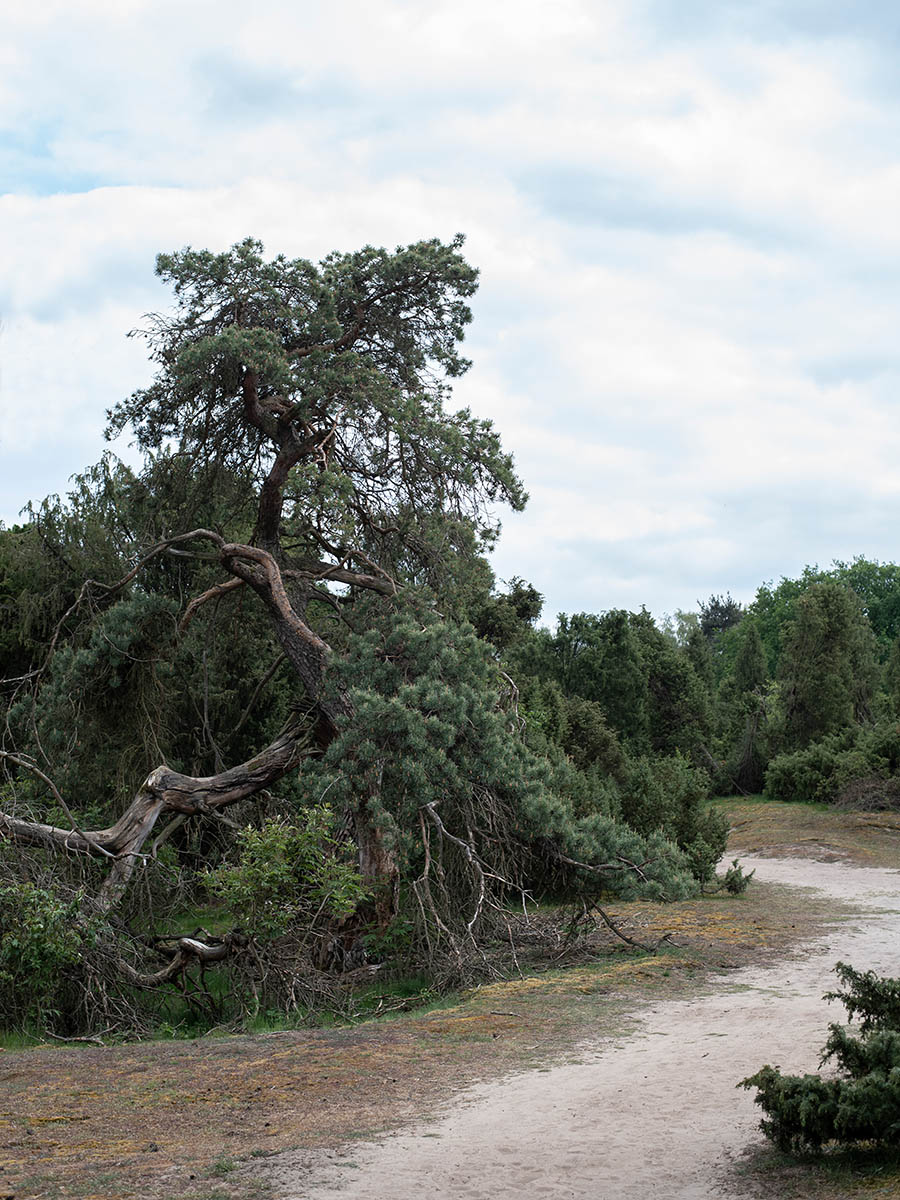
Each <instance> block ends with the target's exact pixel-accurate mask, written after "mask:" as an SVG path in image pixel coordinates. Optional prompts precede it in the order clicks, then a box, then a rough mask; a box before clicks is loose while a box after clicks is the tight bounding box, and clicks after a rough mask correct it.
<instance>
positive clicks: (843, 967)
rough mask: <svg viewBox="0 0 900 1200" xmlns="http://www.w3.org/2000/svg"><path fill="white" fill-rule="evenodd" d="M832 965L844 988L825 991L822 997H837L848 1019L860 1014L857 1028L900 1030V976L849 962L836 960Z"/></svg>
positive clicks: (863, 1029)
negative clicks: (888, 975)
mask: <svg viewBox="0 0 900 1200" xmlns="http://www.w3.org/2000/svg"><path fill="white" fill-rule="evenodd" d="M834 969H835V973H836V975H837V977H838V979H840V981H841V983H842V984H843V985H844V989H845V990H844V991H837V992H826V994H825V999H826V1000H839V1001H840V1002H841V1004H843V1006H844V1008H845V1009H846V1010H847V1016H848V1018H849V1019H850V1020H851V1021H855V1020H856V1018H857V1016H859V1017H862V1020H861V1021H860V1022H859V1027H860V1032H862V1033H870V1032H872V1031H877V1030H884V1029H893V1030H898V1031H900V979H891V978H888V977H885V976H879V975H876V974H875V972H874V971H855V970H854V969H853V967H851V966H850V965H849V964H848V963H837V964H836V966H835V968H834Z"/></svg>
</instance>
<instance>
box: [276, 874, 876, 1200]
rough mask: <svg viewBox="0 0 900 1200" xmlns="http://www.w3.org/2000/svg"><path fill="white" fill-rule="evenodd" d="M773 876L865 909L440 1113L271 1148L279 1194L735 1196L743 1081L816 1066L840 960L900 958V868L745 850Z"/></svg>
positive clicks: (749, 1128)
mask: <svg viewBox="0 0 900 1200" xmlns="http://www.w3.org/2000/svg"><path fill="white" fill-rule="evenodd" d="M742 861H743V862H745V863H746V864H747V865H749V866H755V867H756V868H757V875H758V877H759V878H761V879H767V880H772V881H773V882H779V883H788V884H793V885H797V886H801V887H804V886H805V887H815V888H817V889H820V890H822V891H825V892H827V893H828V894H830V895H833V896H835V897H840V898H841V899H852V900H854V901H856V902H857V903H858V904H859V906H860V916H859V918H853V919H852V920H850V921H848V922H846V923H845V924H842V925H840V926H838V927H837V928H836V929H835V930H834V931H833V932H832V933H830V934H829V935H828V936H827V937H826V938H823V939H821V940H820V941H818V942H816V943H814V944H813V949H812V952H811V953H809V952H808V953H805V954H803V955H800V956H798V957H797V958H794V959H787V960H783V961H781V962H780V963H778V964H777V965H776V966H774V967H768V968H764V969H760V968H759V967H753V968H747V969H745V970H741V971H738V972H735V973H733V974H731V975H729V976H728V980H727V983H724V984H723V985H722V986H721V987H720V988H718V989H717V990H716V991H715V992H714V993H713V994H709V995H706V996H703V997H701V998H699V999H694V1000H690V1001H667V1002H664V1003H661V1004H659V1005H657V1006H655V1007H653V1008H649V1009H647V1010H646V1011H645V1012H644V1013H643V1014H642V1022H641V1025H640V1027H639V1029H638V1030H637V1032H636V1033H635V1034H633V1035H630V1036H628V1037H627V1038H626V1039H624V1040H622V1041H612V1042H608V1043H606V1044H604V1045H599V1046H595V1047H589V1048H587V1049H586V1050H585V1052H584V1055H583V1057H582V1061H580V1062H579V1063H577V1064H575V1065H565V1066H560V1067H554V1068H552V1069H550V1070H545V1071H527V1072H524V1073H521V1074H518V1075H514V1076H511V1077H509V1078H507V1079H504V1080H501V1081H499V1082H496V1083H491V1084H487V1085H480V1086H477V1087H473V1088H471V1089H469V1090H468V1091H466V1092H465V1093H463V1094H462V1095H460V1096H457V1097H456V1099H455V1100H454V1102H453V1105H452V1108H451V1110H450V1111H449V1112H448V1113H447V1115H446V1116H444V1117H443V1118H441V1119H439V1120H437V1121H433V1122H429V1123H427V1124H422V1125H419V1126H415V1127H412V1128H409V1129H406V1130H402V1131H400V1132H399V1133H397V1134H394V1135H391V1136H389V1137H386V1138H384V1139H383V1140H381V1141H379V1142H377V1143H370V1144H368V1145H357V1146H354V1147H353V1148H352V1150H351V1151H350V1152H349V1153H345V1154H344V1155H337V1154H335V1155H327V1154H321V1153H319V1154H314V1155H313V1154H310V1153H308V1152H307V1153H302V1152H301V1153H297V1154H294V1155H285V1156H283V1157H282V1158H280V1159H278V1160H274V1161H273V1163H272V1172H271V1174H270V1175H269V1176H268V1177H269V1179H270V1180H271V1182H272V1184H273V1186H274V1196H276V1197H277V1198H278V1200H327V1198H328V1197H341V1198H342V1200H363V1198H366V1200H381V1198H387V1197H392V1198H393V1200H412V1198H413V1197H419V1196H429V1197H435V1198H437V1200H443V1198H444V1197H446V1198H447V1200H449V1198H450V1197H453V1198H454V1200H461V1198H462V1200H465V1198H474V1197H478V1198H479V1200H480V1198H486V1197H490V1198H491V1200H504V1198H509V1200H512V1198H513V1197H516V1198H517V1200H518V1198H521V1197H523V1196H533V1197H553V1198H554V1200H555V1198H557V1197H559V1198H562V1197H566V1198H576V1200H588V1198H589V1200H631V1198H637V1197H640V1198H641V1200H673V1198H677V1200H682V1198H683V1200H722V1197H723V1196H724V1195H726V1194H727V1192H726V1191H725V1189H724V1185H723V1175H724V1171H725V1169H726V1168H727V1166H728V1163H729V1162H730V1160H731V1158H732V1156H733V1155H734V1154H735V1153H738V1152H740V1151H741V1150H743V1149H744V1148H745V1147H746V1146H747V1145H748V1144H750V1143H752V1142H753V1141H754V1140H757V1139H759V1138H760V1135H759V1133H758V1132H757V1122H758V1119H759V1112H758V1110H757V1109H756V1108H755V1107H754V1105H753V1100H752V1095H751V1093H749V1092H746V1091H743V1090H741V1091H738V1090H737V1089H736V1088H735V1084H736V1082H737V1081H738V1080H740V1079H742V1078H744V1077H745V1076H746V1075H749V1074H752V1073H753V1072H754V1071H755V1070H757V1069H758V1068H759V1067H760V1066H761V1065H762V1064H763V1062H771V1063H777V1064H779V1065H781V1066H782V1067H783V1068H784V1069H785V1070H787V1071H800V1072H802V1071H809V1070H815V1068H816V1066H817V1062H818V1051H819V1049H820V1047H821V1045H822V1043H823V1041H824V1039H825V1029H826V1025H827V1024H828V1021H829V1020H840V1019H841V1017H842V1016H843V1010H841V1009H840V1008H839V1007H836V1006H834V1005H832V1006H829V1005H827V1004H825V1002H824V1001H823V1000H822V999H821V997H822V993H823V992H824V991H827V990H828V989H830V988H832V987H834V986H835V984H836V979H835V977H834V975H833V974H832V967H833V966H834V963H835V962H836V961H837V960H839V959H842V960H845V961H849V962H850V963H852V965H853V966H854V967H856V968H858V969H873V970H876V971H879V972H881V973H884V974H890V975H898V974H900V872H897V871H887V870H875V869H867V868H858V867H848V866H844V865H842V864H838V863H819V862H812V861H809V860H802V859H760V860H751V859H745V860H742Z"/></svg>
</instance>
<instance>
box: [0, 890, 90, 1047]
mask: <svg viewBox="0 0 900 1200" xmlns="http://www.w3.org/2000/svg"><path fill="white" fill-rule="evenodd" d="M86 940H89V934H88V933H86V930H85V926H84V924H83V923H82V921H81V914H80V911H79V901H78V899H76V900H74V901H71V902H69V903H65V902H63V901H62V900H60V899H59V898H58V897H56V896H54V895H53V893H52V892H49V891H46V890H44V889H43V888H40V887H37V886H35V885H34V884H32V883H14V884H8V885H6V886H3V887H0V1024H2V1025H3V1027H4V1028H6V1029H21V1028H23V1027H25V1026H27V1025H32V1024H33V1025H46V1024H53V1022H54V1019H55V1018H57V1017H58V1016H60V1015H61V1013H62V1012H63V1010H64V1008H65V991H66V982H65V978H66V974H67V972H69V971H71V970H72V969H73V968H75V967H76V965H77V964H78V962H79V960H80V958H81V954H82V952H83V950H84V947H85V941H86Z"/></svg>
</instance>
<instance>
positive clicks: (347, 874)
mask: <svg viewBox="0 0 900 1200" xmlns="http://www.w3.org/2000/svg"><path fill="white" fill-rule="evenodd" d="M333 823H334V818H333V814H332V813H331V810H330V809H328V808H327V807H325V806H324V805H321V806H318V807H316V808H311V809H308V810H307V811H306V812H305V813H303V816H302V818H298V819H297V820H296V821H294V822H291V821H287V820H285V819H283V818H276V819H273V820H270V821H267V822H266V823H265V824H264V825H263V826H262V828H260V829H254V828H252V827H248V828H246V829H242V830H241V831H240V833H239V834H238V835H237V838H238V857H237V861H236V862H235V863H233V864H230V865H223V866H220V867H217V868H216V869H215V870H212V871H208V872H207V873H206V875H205V879H206V882H207V886H208V887H209V889H210V891H211V892H213V893H214V895H216V896H218V897H219V898H220V899H221V900H223V901H224V902H225V904H227V905H228V907H229V908H230V909H231V910H232V911H233V912H234V913H236V914H240V917H241V920H242V921H243V922H244V923H245V924H246V926H247V927H248V928H249V929H250V930H251V932H252V933H253V934H255V935H256V936H257V937H260V938H262V939H264V940H266V939H271V938H275V937H278V936H279V935H280V934H283V933H285V932H287V931H288V930H289V929H290V928H291V927H292V926H297V925H299V926H307V925H310V924H312V923H313V922H314V921H315V920H316V919H317V918H318V917H320V916H325V917H326V918H329V917H344V916H349V915H350V914H351V913H352V912H353V911H354V910H355V909H356V907H357V905H358V904H359V903H360V902H361V901H362V900H363V899H365V896H366V890H365V888H364V886H363V883H362V880H361V878H360V876H359V873H358V872H357V871H356V869H355V868H354V867H353V866H352V865H351V864H350V863H348V862H347V861H346V859H345V858H344V857H343V847H342V845H341V844H340V843H339V842H338V840H337V839H336V838H335V837H334V834H333V832H332V827H333Z"/></svg>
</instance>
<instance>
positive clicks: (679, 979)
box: [0, 802, 900, 1200]
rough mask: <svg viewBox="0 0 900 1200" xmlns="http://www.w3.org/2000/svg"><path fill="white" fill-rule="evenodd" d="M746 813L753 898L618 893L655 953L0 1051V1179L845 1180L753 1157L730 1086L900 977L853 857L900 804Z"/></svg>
mask: <svg viewBox="0 0 900 1200" xmlns="http://www.w3.org/2000/svg"><path fill="white" fill-rule="evenodd" d="M798 809H799V810H800V811H797V810H798ZM731 812H732V819H733V823H734V826H735V832H734V840H733V849H732V851H731V853H732V855H733V854H734V853H737V852H738V851H739V850H742V849H743V848H744V847H746V846H748V845H750V846H753V848H754V849H755V850H756V851H757V858H758V861H757V862H756V863H755V864H754V865H755V866H756V869H757V879H756V880H754V883H753V884H752V885H751V887H750V889H749V890H748V892H747V893H746V894H745V895H744V896H741V897H725V896H722V897H716V898H707V899H704V900H700V901H694V902H690V903H684V904H678V905H672V906H657V905H620V906H616V907H615V909H614V910H612V911H613V913H614V916H615V918H616V920H618V921H621V922H623V923H624V925H625V928H626V930H627V931H628V932H629V933H630V934H631V935H632V936H635V937H637V938H638V939H639V940H641V941H642V942H648V941H654V940H656V939H658V938H659V937H661V936H662V934H663V933H669V934H670V939H669V941H667V942H666V943H663V944H662V945H661V946H660V947H659V949H658V951H657V952H656V953H642V952H639V951H634V950H632V949H629V948H627V947H624V946H622V945H621V944H620V943H619V944H616V943H615V942H614V940H613V939H612V938H611V935H608V936H606V937H605V940H604V937H603V936H601V935H600V934H598V935H597V939H596V941H595V944H594V946H593V953H592V955H591V961H581V962H580V963H579V964H578V965H576V966H570V967H568V968H567V969H565V967H564V964H562V965H561V969H554V970H552V971H544V972H543V973H541V974H537V975H535V976H533V977H529V978H526V979H523V980H515V981H511V982H508V983H504V984H494V985H491V986H490V987H485V988H481V989H478V990H477V991H475V992H473V993H471V994H469V995H467V996H466V997H463V998H462V999H461V1000H460V1001H459V1003H457V1004H455V1005H454V1006H452V1007H449V1008H445V1009H443V1010H439V1011H433V1012H429V1013H419V1014H410V1015H405V1016H403V1017H401V1018H399V1019H396V1020H391V1021H380V1022H371V1023H369V1024H367V1025H365V1026H360V1027H356V1028H349V1029H335V1030H301V1031H295V1032H289V1033H277V1034H264V1035H256V1036H254V1037H227V1038H226V1037H221V1038H211V1037H207V1038H202V1039H198V1040H196V1041H192V1042H178V1041H175V1042H172V1041H168V1042H156V1043H151V1044H132V1045H124V1046H109V1047H98V1046H65V1047H61V1046H53V1047H39V1048H37V1049H32V1050H25V1051H15V1052H13V1051H6V1052H5V1053H0V1082H2V1084H3V1092H2V1094H0V1197H2V1196H4V1195H15V1196H16V1197H23V1198H24V1197H38V1196H41V1197H48V1198H55V1197H59V1198H60V1200H61V1198H63V1197H74V1196H81V1197H88V1198H89V1197H92V1196H96V1197H101V1196H102V1197H104V1198H105V1197H111V1198H112V1197H136V1196H150V1197H152V1196H159V1197H163V1196H173V1195H179V1196H184V1197H186V1200H218V1198H221V1200H225V1198H226V1197H235V1198H237V1197H241V1198H242V1200H249V1198H250V1197H264V1196H271V1197H273V1198H278V1200H281V1198H285V1200H286V1198H287V1197H301V1196H303V1197H309V1198H310V1200H312V1198H314V1197H318V1196H322V1197H325V1196H329V1195H332V1194H334V1193H335V1190H336V1189H340V1191H341V1195H343V1196H353V1195H357V1196H363V1195H365V1196H373V1197H374V1196H380V1195H393V1196H396V1197H400V1198H401V1200H402V1198H403V1197H405V1196H413V1195H417V1194H418V1193H419V1192H420V1190H422V1188H423V1187H425V1188H426V1189H427V1190H430V1191H432V1192H433V1193H434V1195H436V1196H441V1195H445V1194H446V1195H449V1194H450V1193H451V1191H452V1192H453V1194H454V1195H460V1196H466V1195H470V1196H487V1195H497V1196H501V1197H502V1196H513V1195H516V1196H520V1195H522V1194H526V1193H528V1192H532V1193H534V1194H535V1195H547V1196H588V1195H590V1196H591V1197H592V1200H599V1198H601V1197H603V1196H610V1197H612V1196H616V1197H619V1196H621V1197H627V1196H629V1195H637V1194H638V1191H640V1193H641V1194H642V1195H645V1196H647V1197H653V1196H659V1197H662V1196H666V1197H676V1196H685V1197H690V1196H694V1195H696V1196H709V1195H715V1196H726V1195H746V1196H751V1195H753V1196H755V1195H764V1194H772V1195H775V1194H779V1195H782V1194H784V1195H787V1194H796V1195H803V1194H808V1195H819V1196H823V1197H824V1196H826V1195H833V1196H839V1195H850V1194H851V1191H850V1190H842V1191H833V1190H832V1191H831V1192H829V1191H828V1189H829V1188H831V1187H832V1182H830V1181H829V1179H828V1178H823V1177H822V1176H821V1173H818V1174H816V1175H815V1181H816V1182H815V1187H814V1190H811V1191H809V1190H807V1191H806V1192H804V1190H803V1189H804V1188H806V1187H807V1185H808V1184H809V1181H810V1180H811V1179H813V1176H812V1175H811V1174H810V1172H809V1171H808V1170H806V1169H804V1170H803V1171H802V1172H800V1173H799V1175H798V1173H797V1169H796V1167H795V1166H794V1165H793V1164H782V1163H779V1162H773V1161H772V1160H771V1156H770V1157H769V1158H767V1157H766V1154H765V1152H764V1151H761V1150H757V1151H756V1152H755V1153H753V1154H751V1156H750V1157H746V1156H744V1157H740V1152H741V1151H742V1150H744V1149H745V1148H747V1147H748V1146H749V1147H751V1148H752V1147H753V1146H754V1145H756V1146H758V1145H759V1142H758V1140H757V1136H756V1135H755V1133H754V1126H755V1123H756V1114H754V1112H753V1107H752V1101H751V1098H750V1096H749V1094H747V1093H744V1092H738V1091H736V1090H735V1087H734V1085H735V1083H736V1082H737V1081H738V1080H739V1079H740V1078H742V1077H743V1076H744V1075H747V1074H749V1073H751V1072H752V1071H754V1070H756V1069H757V1068H758V1067H759V1066H760V1065H761V1064H762V1061H764V1060H766V1059H769V1060H770V1061H772V1060H774V1061H777V1062H780V1063H781V1064H782V1065H783V1066H785V1068H790V1067H792V1066H796V1067H797V1068H798V1069H803V1070H812V1069H815V1067H816V1064H817V1057H818V1056H817V1051H818V1048H819V1047H820V1046H821V1043H822V1041H823V1040H824V1035H825V1026H826V1024H827V1021H828V1020H829V1018H830V1019H835V1016H836V1014H834V1013H831V1014H829V1013H828V1011H827V1009H826V1007H825V1006H824V1005H823V1004H822V1002H821V1001H820V1000H819V997H820V996H821V993H822V992H823V991H825V990H826V989H827V988H828V987H829V986H831V985H832V984H833V979H832V978H830V969H831V967H832V966H833V963H834V961H835V960H836V958H839V957H846V958H848V959H849V961H851V962H852V963H853V965H854V966H857V967H869V966H872V967H874V968H875V969H878V970H882V971H885V972H886V973H889V974H900V969H898V964H897V962H896V955H895V954H894V956H893V958H892V949H891V943H892V939H891V936H890V929H889V927H888V926H889V923H890V922H891V921H894V920H900V917H898V915H897V913H896V910H894V909H891V912H893V913H894V915H893V916H892V915H890V914H887V913H884V912H877V911H875V908H889V907H890V906H891V905H892V904H893V899H892V895H893V891H897V890H900V889H897V888H896V881H897V877H896V875H893V874H891V875H884V874H883V872H881V871H877V870H873V869H869V870H860V869H859V868H857V867H852V866H850V865H848V864H850V863H852V862H856V863H864V864H874V863H879V862H880V863H882V864H888V865H890V864H897V863H900V856H898V853H897V845H898V837H900V820H897V819H896V818H894V817H892V816H891V815H890V814H888V815H886V814H883V813H881V814H858V813H851V814H847V813H844V814H839V815H837V814H833V813H820V812H817V811H816V810H814V809H808V808H805V806H786V805H771V804H760V803H737V802H736V803H734V804H733V805H732V806H731ZM870 816H871V817H872V820H871V821H870V820H867V819H866V818H868V817H870ZM760 851H763V852H764V853H765V854H767V855H768V857H766V858H762V857H761V856H760V854H759V852H760ZM798 853H802V854H804V855H806V856H807V857H806V861H805V862H799V863H798V862H797V861H795V860H796V857H797V855H798ZM779 858H784V859H785V861H778V860H779ZM797 883H800V884H801V885H803V886H810V887H814V888H816V889H823V888H824V889H826V890H824V891H823V890H816V891H808V892H807V891H804V892H797V891H795V890H793V889H794V886H795V885H796V884H797ZM873 888H874V889H875V890H876V892H877V890H878V889H882V890H885V889H887V890H888V891H890V893H891V894H890V895H888V894H885V895H884V896H882V897H877V896H876V897H875V898H874V899H873V898H872V896H871V895H870V893H871V892H872V889H873ZM867 896H868V898H867ZM850 901H853V902H854V905H859V904H864V905H865V906H866V907H865V908H863V909H860V910H859V912H860V913H861V914H862V915H857V916H855V917H853V918H852V919H851V920H849V921H848V920H846V917H847V914H848V912H850V911H851V910H850V908H849V902H850ZM873 904H874V905H875V908H873V907H872V905H873ZM893 928H894V929H895V932H900V926H894V927H893ZM826 930H827V933H824V940H823V931H826ZM816 939H818V940H816ZM896 944H897V941H896V937H894V938H893V945H896ZM879 955H881V957H880V958H879ZM617 1080H618V1082H616V1081H617ZM423 1118H424V1119H428V1118H430V1121H429V1123H423ZM414 1122H415V1123H414ZM397 1129H400V1130H402V1131H403V1132H402V1133H401V1134H399V1135H390V1136H387V1135H388V1134H389V1132H390V1131H392V1130H397ZM373 1138H380V1140H375V1141H369V1140H368V1139H373ZM348 1147H352V1154H351V1151H350V1149H348ZM354 1164H355V1165H354ZM877 1169H878V1170H882V1167H881V1166H879V1167H878V1168H877ZM402 1171H405V1172H406V1174H405V1175H403V1174H402V1173H401V1172H402ZM857 1174H859V1172H857ZM869 1174H870V1175H871V1172H870V1173H869ZM860 1178H861V1179H862V1181H863V1182H864V1183H867V1185H868V1184H869V1183H871V1179H870V1178H869V1176H868V1175H866V1172H865V1169H863V1171H862V1174H861V1175H860ZM881 1178H882V1181H883V1182H884V1184H885V1186H887V1187H888V1188H890V1187H891V1186H893V1184H892V1183H891V1181H890V1180H889V1179H886V1177H884V1175H883V1174H882V1176H881ZM854 1179H855V1177H854ZM773 1186H774V1187H776V1189H777V1190H776V1191H772V1192H767V1191H766V1189H767V1188H770V1187H773ZM810 1186H812V1185H811V1184H810ZM834 1186H838V1185H834ZM839 1186H840V1187H841V1188H855V1186H856V1183H855V1182H854V1181H853V1180H851V1181H850V1182H849V1183H848V1182H847V1181H846V1180H844V1181H843V1182H841V1183H840V1185H839ZM654 1187H656V1189H657V1190H656V1191H655V1192H654V1191H653V1190H652V1189H653V1188H654ZM626 1188H631V1189H632V1190H631V1191H628V1190H626ZM703 1188H706V1189H707V1190H705V1191H704V1190H702V1189H703ZM789 1188H791V1189H793V1191H792V1192H791V1191H789V1190H788V1189H789ZM442 1189H443V1190H442ZM679 1189H681V1190H679ZM685 1189H687V1190H685ZM690 1189H694V1190H690ZM710 1189H712V1190H710ZM866 1194H867V1195H872V1194H881V1195H885V1196H886V1195H900V1191H897V1192H893V1191H890V1190H888V1191H884V1190H882V1191H881V1192H873V1191H872V1190H871V1187H868V1186H867V1191H866Z"/></svg>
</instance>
